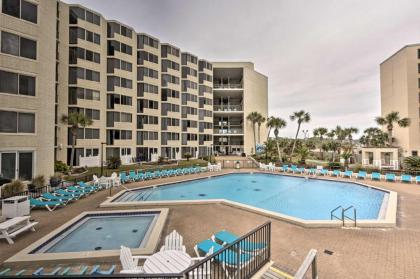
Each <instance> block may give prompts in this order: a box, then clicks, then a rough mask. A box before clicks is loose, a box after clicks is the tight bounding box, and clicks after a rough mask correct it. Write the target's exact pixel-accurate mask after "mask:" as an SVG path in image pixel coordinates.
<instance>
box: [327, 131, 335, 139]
mask: <svg viewBox="0 0 420 279" xmlns="http://www.w3.org/2000/svg"><path fill="white" fill-rule="evenodd" d="M325 135H326V136H327V137H328V138H329V139H330V140H333V139H334V137H335V131H334V130H331V131H329V132H328V133H326V134H325Z"/></svg>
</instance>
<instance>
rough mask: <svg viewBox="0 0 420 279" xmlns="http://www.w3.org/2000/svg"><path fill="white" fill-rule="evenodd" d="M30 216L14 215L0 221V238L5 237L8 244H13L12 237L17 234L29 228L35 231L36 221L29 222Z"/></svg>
mask: <svg viewBox="0 0 420 279" xmlns="http://www.w3.org/2000/svg"><path fill="white" fill-rule="evenodd" d="M30 218H31V217H30V216H22V217H15V218H12V219H9V220H7V221H5V222H3V223H0V238H5V239H6V240H7V242H8V243H9V244H13V243H14V241H13V240H12V238H13V237H15V236H17V235H18V234H20V233H22V232H24V231H27V230H31V231H35V229H34V226H35V225H36V224H38V222H31V221H30Z"/></svg>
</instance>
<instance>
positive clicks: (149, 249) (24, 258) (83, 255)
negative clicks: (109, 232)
mask: <svg viewBox="0 0 420 279" xmlns="http://www.w3.org/2000/svg"><path fill="white" fill-rule="evenodd" d="M142 212H144V213H157V214H159V215H158V216H157V219H156V221H155V223H154V227H153V228H152V230H151V231H150V234H149V238H148V240H147V243H146V245H145V246H144V247H142V248H132V249H131V251H132V253H133V255H150V254H153V253H154V252H155V250H156V247H157V245H158V244H159V241H160V237H161V234H162V231H163V228H164V225H165V222H166V219H167V217H168V213H169V209H168V208H152V209H132V210H104V211H85V212H82V213H80V214H79V215H77V216H76V217H74V218H72V219H71V220H69V221H68V222H66V223H64V224H63V225H61V226H60V227H58V228H57V229H55V230H53V231H52V232H50V233H48V234H47V235H45V236H44V237H42V238H41V239H39V240H37V241H36V242H34V243H32V244H31V245H29V246H28V247H26V248H24V249H23V250H21V251H19V252H18V253H17V254H15V255H13V256H12V257H10V258H9V259H7V260H6V261H5V263H14V262H32V261H60V260H61V261H64V262H69V261H80V260H81V259H94V258H98V259H103V258H109V257H117V256H119V255H120V250H119V249H117V250H102V251H82V252H62V253H31V252H32V251H34V250H36V249H37V248H39V247H40V246H42V245H43V244H45V243H46V242H48V241H50V240H51V239H52V238H54V237H55V236H56V235H57V234H59V233H62V232H64V231H65V230H67V229H69V228H70V227H71V226H73V225H74V224H76V223H77V222H79V221H80V220H82V219H83V218H85V217H86V216H88V215H94V214H110V213H112V214H118V213H142Z"/></svg>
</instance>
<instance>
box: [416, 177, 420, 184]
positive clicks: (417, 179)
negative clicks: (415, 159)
mask: <svg viewBox="0 0 420 279" xmlns="http://www.w3.org/2000/svg"><path fill="white" fill-rule="evenodd" d="M418 183H420V175H417V176H416V184H418Z"/></svg>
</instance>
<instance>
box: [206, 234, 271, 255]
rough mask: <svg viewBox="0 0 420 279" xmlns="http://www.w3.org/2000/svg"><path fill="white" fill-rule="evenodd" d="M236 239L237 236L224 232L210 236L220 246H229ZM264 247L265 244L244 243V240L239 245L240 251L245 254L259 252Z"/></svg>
mask: <svg viewBox="0 0 420 279" xmlns="http://www.w3.org/2000/svg"><path fill="white" fill-rule="evenodd" d="M238 238H239V236H237V235H235V234H233V233H231V232H229V231H226V230H223V231H220V232H218V233H216V234H214V235H213V236H212V240H213V241H216V240H218V241H220V242H221V243H222V245H226V244H231V243H233V242H234V241H236V240H237V239H238ZM266 247H267V245H266V244H265V243H258V242H251V241H245V240H242V241H241V242H240V243H239V248H240V250H241V251H242V252H246V253H250V252H256V251H261V250H263V249H265V248H266Z"/></svg>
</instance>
